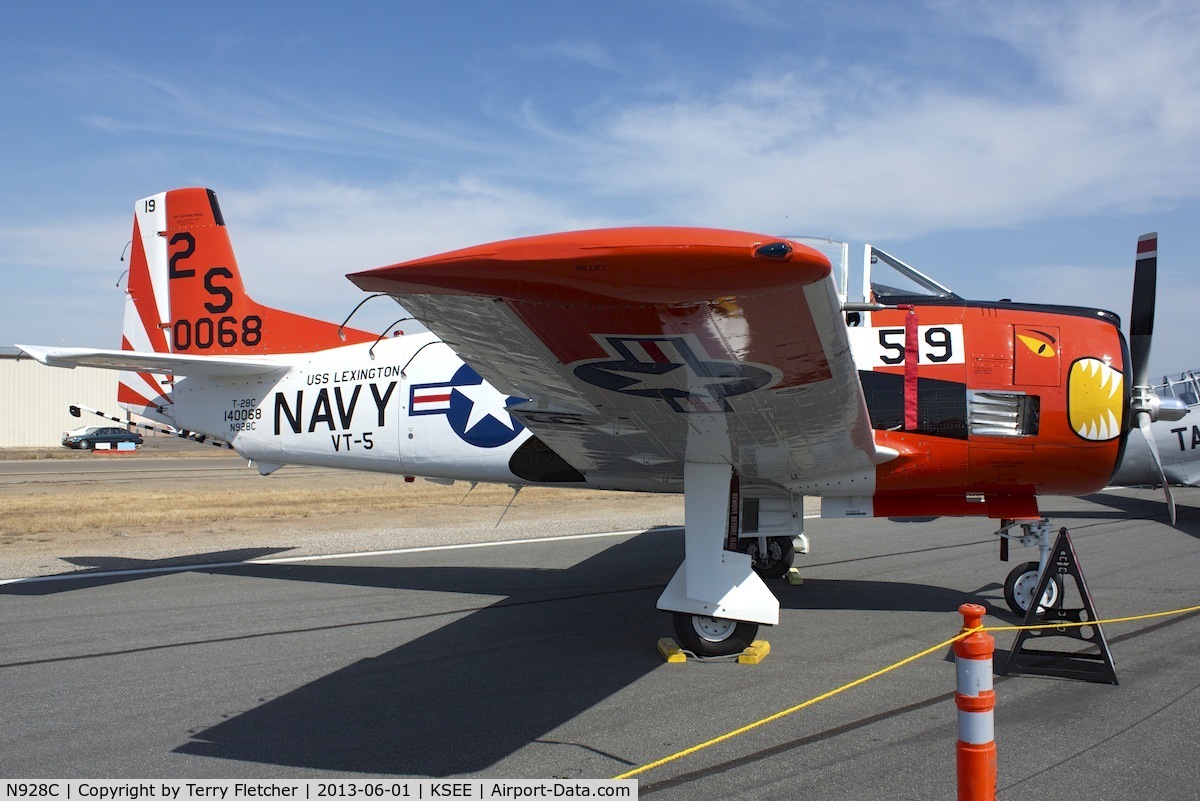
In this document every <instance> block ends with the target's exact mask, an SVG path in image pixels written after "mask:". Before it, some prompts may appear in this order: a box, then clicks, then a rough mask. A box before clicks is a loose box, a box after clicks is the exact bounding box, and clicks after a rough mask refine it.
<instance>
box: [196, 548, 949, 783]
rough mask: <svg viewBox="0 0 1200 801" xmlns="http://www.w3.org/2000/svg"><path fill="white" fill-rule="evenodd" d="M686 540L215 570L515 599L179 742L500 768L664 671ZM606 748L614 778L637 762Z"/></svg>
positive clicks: (936, 603) (324, 757) (297, 760)
mask: <svg viewBox="0 0 1200 801" xmlns="http://www.w3.org/2000/svg"><path fill="white" fill-rule="evenodd" d="M682 546H683V543H682V533H681V532H679V531H664V532H651V533H647V534H643V535H639V536H637V537H632V538H630V539H628V540H625V541H622V542H620V543H619V544H617V545H613V546H611V547H609V548H606V549H605V550H603V551H601V552H600V553H598V554H596V555H595V556H592V557H591V558H589V559H586V560H584V561H583V562H580V563H579V564H577V565H575V566H573V567H570V568H567V569H565V570H561V569H537V568H483V567H400V568H397V567H355V566H344V567H342V566H332V565H326V564H312V563H310V564H294V565H247V566H239V567H235V568H222V569H220V570H218V571H214V572H223V573H231V574H237V575H249V576H255V577H259V578H276V579H280V580H285V581H311V582H318V583H336V584H346V585H353V586H371V587H392V588H396V589H406V590H423V591H435V592H450V593H468V594H471V595H481V594H482V595H500V596H504V597H503V599H502V600H499V601H497V602H496V603H494V604H492V605H490V606H487V607H484V608H481V609H478V610H477V611H473V612H469V613H465V614H464V615H463V616H461V617H458V618H457V619H455V620H453V622H450V623H447V624H446V625H443V626H440V627H439V628H437V629H436V630H435V631H432V632H430V633H428V634H426V635H424V636H421V637H419V638H417V639H415V640H413V641H411V642H408V643H406V644H404V645H401V646H399V647H397V648H394V649H392V650H391V651H388V652H387V653H384V654H382V655H380V656H378V657H374V658H370V659H363V660H359V661H357V662H355V663H354V664H351V665H348V666H346V667H345V668H343V669H341V670H338V671H335V672H334V673H331V674H329V675H327V676H324V677H322V678H321V679H318V680H317V681H314V682H311V683H309V684H307V685H305V686H302V687H299V688H297V689H295V690H292V691H290V692H287V693H285V694H284V695H282V696H280V697H277V698H273V699H270V700H267V701H265V702H264V703H262V704H261V705H260V706H258V707H256V708H254V709H251V710H249V711H246V712H243V713H241V714H239V715H237V716H235V717H232V718H230V719H229V720H226V721H223V722H221V723H219V724H217V725H215V726H212V727H210V728H207V729H204V730H203V731H199V732H196V733H195V734H193V739H192V740H191V741H190V742H187V743H185V744H183V745H182V746H180V747H179V748H177V749H176V751H177V752H179V753H185V754H192V755H202V756H207V757H215V758H220V759H234V760H240V761H250V762H260V763H267V764H279V765H290V766H298V767H308V768H315V769H320V770H338V771H354V772H363V773H370V774H402V775H418V776H449V775H454V774H471V773H480V772H486V771H487V770H488V769H490V768H491V767H492V766H493V765H495V764H496V763H497V762H499V761H500V760H502V759H504V758H505V757H507V756H509V755H510V754H512V753H514V752H516V751H518V750H519V749H521V748H523V747H525V746H527V745H529V744H530V743H533V742H536V741H538V740H539V738H541V737H543V736H544V735H545V734H546V733H547V732H550V731H552V730H553V729H555V728H556V727H558V726H560V725H562V724H563V723H565V722H567V721H569V720H571V719H572V718H574V717H576V716H577V715H579V714H581V713H582V712H584V711H586V710H587V709H589V708H591V707H593V706H594V705H596V704H598V703H600V702H602V701H603V700H604V699H606V698H608V697H609V696H611V695H613V694H614V693H616V692H618V691H620V690H621V689H623V688H625V687H626V686H628V685H630V684H632V683H633V682H635V681H637V680H638V679H640V678H642V677H643V676H645V675H647V674H649V673H650V672H652V671H654V670H655V669H657V668H659V667H660V666H661V665H662V664H663V662H662V659H661V657H660V656H659V655H658V654H657V653H656V652H655V650H654V648H653V647H652V645H653V643H654V642H656V641H657V640H658V638H660V637H664V636H672V631H671V623H670V618H669V616H668V615H666V614H665V613H662V612H658V611H656V610H655V609H654V604H655V601H656V600H657V597H658V595H659V593H660V592H661V590H662V587H663V586H664V585H665V584H666V582H667V581H668V580H669V579H670V577H671V575H672V573H673V572H674V570H675V568H676V567H677V565H678V561H679V559H680V557H681V555H682V550H683V547H682ZM771 586H772V588H773V589H774V590H775V591H776V593H777V594H778V595H779V596H780V600H781V604H782V606H783V607H784V608H791V609H806V608H807V609H817V608H820V609H876V610H878V609H885V610H891V609H897V610H918V611H919V610H939V611H940V610H944V609H946V608H955V606H956V605H957V604H958V603H961V602H962V600H963V597H964V593H963V592H962V591H961V590H952V589H948V588H942V587H930V586H924V585H916V584H904V583H902V582H867V581H844V580H839V581H823V580H813V581H811V582H807V583H806V584H805V586H804V587H796V588H792V587H790V586H789V585H787V584H784V583H782V582H780V583H778V584H777V583H776V582H771ZM796 590H803V592H796ZM418 617H419V616H418ZM785 625H786V622H785ZM579 747H580V748H587V749H588V750H591V748H590V747H589V746H583V745H580V746H579ZM604 756H606V757H608V758H610V759H612V768H613V769H614V771H616V770H618V769H620V768H621V767H622V766H623V765H624V766H630V765H632V764H633V763H632V762H631V761H630V760H629V759H628V756H629V755H617V754H607V755H604Z"/></svg>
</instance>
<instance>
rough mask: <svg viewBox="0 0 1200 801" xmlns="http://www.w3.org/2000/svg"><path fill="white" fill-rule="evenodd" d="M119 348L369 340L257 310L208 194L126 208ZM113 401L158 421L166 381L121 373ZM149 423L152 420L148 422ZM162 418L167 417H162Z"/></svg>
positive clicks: (272, 350)
mask: <svg viewBox="0 0 1200 801" xmlns="http://www.w3.org/2000/svg"><path fill="white" fill-rule="evenodd" d="M131 250H132V253H131V258H130V265H129V282H128V285H127V291H128V297H127V300H126V306H125V324H124V331H123V341H122V343H121V347H122V348H123V349H125V350H136V351H153V352H157V353H186V354H189V355H206V354H208V355H230V354H243V355H249V354H258V355H261V354H282V353H309V352H312V351H317V350H325V349H328V348H335V347H340V346H342V345H348V344H353V343H356V342H363V341H370V340H371V339H372V338H373V337H372V335H371V334H369V333H367V332H364V331H359V330H356V329H351V328H346V329H343V330H341V331H339V329H338V326H337V325H336V324H334V323H329V322H326V321H324V320H316V319H313V318H311V317H304V316H302V315H299V314H293V313H291V312H286V311H281V310H279V309H272V308H270V307H268V306H263V305H262V304H259V303H256V302H255V301H254V300H253V299H251V298H250V296H249V295H247V294H246V290H245V288H244V286H243V284H242V277H241V273H240V272H239V271H238V265H237V259H235V258H234V255H233V247H232V246H231V245H230V242H229V233H228V231H227V230H226V228H225V219H224V217H223V216H222V215H221V208H220V206H219V205H218V204H217V196H216V195H215V194H214V193H213V192H212V190H210V189H202V188H192V189H173V190H171V191H169V192H162V193H159V194H157V195H153V196H151V197H147V198H143V199H141V200H139V201H138V202H137V204H136V206H135V207H134V219H133V247H132V249H131ZM118 400H120V401H121V404H122V405H123V406H125V407H126V408H128V409H131V410H132V411H136V412H138V413H144V410H151V411H154V410H157V411H158V412H159V413H165V411H166V410H165V406H166V404H169V403H170V379H169V378H167V377H165V376H162V375H160V374H153V373H122V375H121V388H120V395H119V397H118ZM149 416H152V417H159V416H160V415H154V414H151V415H149ZM168 416H169V415H168Z"/></svg>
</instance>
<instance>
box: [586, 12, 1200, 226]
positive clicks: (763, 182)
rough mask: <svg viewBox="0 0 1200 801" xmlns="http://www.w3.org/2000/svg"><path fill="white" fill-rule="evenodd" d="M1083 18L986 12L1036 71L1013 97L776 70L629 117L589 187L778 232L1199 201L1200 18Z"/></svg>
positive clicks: (612, 135)
mask: <svg viewBox="0 0 1200 801" xmlns="http://www.w3.org/2000/svg"><path fill="white" fill-rule="evenodd" d="M1010 8H1011V7H1010V6H1008V5H1006V6H1005V9H1006V10H1007V9H1010ZM1168 11H1169V12H1170V13H1169V14H1168V13H1166V12H1168ZM1069 12H1070V13H1067V12H1066V11H1063V10H1062V9H1061V8H1060V7H1058V6H1054V7H1053V10H1052V11H1045V12H1043V11H1039V10H1035V11H1030V12H1028V13H1026V14H1024V15H1021V14H1012V15H1009V16H1005V15H1003V14H1001V13H999V12H997V13H995V14H992V13H987V15H986V18H979V19H977V20H976V22H977V24H979V25H980V29H981V31H982V30H985V29H986V30H989V31H991V30H993V28H991V27H986V26H984V25H983V24H982V23H984V22H986V23H987V25H988V26H991V25H992V24H993V23H995V22H996V21H997V20H1000V21H1002V22H1003V23H1004V24H997V25H996V27H995V28H994V30H995V33H994V34H993V35H995V36H996V37H998V39H999V40H1000V43H1001V44H1003V45H1006V46H1008V47H1011V48H1012V49H1013V51H1014V52H1015V53H1016V54H1018V55H1020V57H1021V58H1023V59H1025V60H1026V61H1025V64H1024V65H1023V67H1031V68H1032V70H1033V71H1034V72H1035V74H1036V76H1037V79H1036V80H1035V81H1033V82H1031V84H1030V85H1029V86H1028V87H1026V93H1025V94H1023V95H1020V96H1014V94H1013V93H1012V91H1011V87H1010V86H1009V85H1007V84H1006V88H1005V91H1004V92H995V91H993V90H992V88H991V87H989V86H984V85H980V86H974V87H963V86H949V85H945V84H940V83H936V82H935V83H930V82H927V81H926V82H922V83H905V82H904V81H902V80H900V79H897V78H893V77H891V76H887V75H886V74H885V73H876V74H871V73H864V72H862V71H847V72H844V73H838V72H836V71H834V70H832V69H825V68H822V69H817V70H814V71H811V72H808V73H799V72H790V73H786V74H772V73H771V72H769V71H764V72H763V73H761V74H759V75H758V76H756V77H754V78H753V79H750V80H743V81H740V82H738V83H736V84H734V85H731V86H728V87H725V88H723V89H722V90H720V91H718V92H716V93H713V94H712V95H709V96H700V95H697V96H692V97H688V98H685V99H675V100H670V101H666V102H659V103H649V102H647V103H641V104H639V105H636V106H632V107H629V108H626V109H624V110H622V111H618V112H617V113H616V114H615V115H614V116H613V118H612V121H611V122H610V123H609V124H608V125H607V127H605V128H603V129H601V130H600V131H599V132H598V133H594V134H593V135H592V136H590V137H587V138H584V137H581V138H580V139H581V141H579V142H577V146H578V147H579V148H580V149H585V150H586V152H587V153H588V155H589V157H590V160H591V161H590V167H591V169H589V170H588V172H587V175H586V181H587V182H588V183H589V184H591V185H593V186H595V187H598V188H600V189H601V190H603V191H607V192H610V193H613V194H616V195H621V194H635V193H637V192H638V191H639V190H640V191H642V192H647V193H653V194H655V195H656V197H657V200H658V203H657V206H658V208H659V210H660V211H659V213H660V214H662V215H664V216H673V217H678V218H682V219H690V220H703V221H707V222H721V223H722V224H726V225H759V226H761V225H762V222H763V221H768V222H770V221H773V220H777V219H780V218H782V216H783V215H784V214H787V215H790V216H791V218H792V219H796V218H800V219H804V220H808V221H811V222H812V223H813V224H815V225H816V226H817V228H819V229H821V230H837V231H840V232H851V233H855V234H859V235H862V234H864V233H866V232H870V233H871V234H872V235H874V236H913V235H917V234H920V233H924V232H929V231H935V230H951V229H957V228H964V227H988V226H996V225H1001V226H1003V225H1010V224H1015V223H1019V222H1023V221H1027V220H1031V219H1040V218H1046V217H1054V216H1077V215H1083V214H1088V213H1093V212H1097V211H1110V210H1122V211H1127V210H1134V209H1145V208H1146V207H1149V206H1152V205H1153V204H1156V203H1162V202H1169V201H1171V200H1172V199H1175V198H1180V197H1194V196H1195V195H1196V193H1197V187H1198V186H1200V181H1197V179H1198V178H1200V113H1197V112H1200V49H1198V48H1196V47H1194V46H1193V44H1192V43H1191V41H1190V37H1191V36H1192V31H1194V30H1195V28H1196V26H1195V25H1193V24H1190V22H1192V21H1194V19H1193V18H1194V17H1195V16H1196V13H1195V12H1190V11H1188V10H1186V9H1184V10H1180V9H1177V8H1176V7H1174V6H1170V7H1162V8H1160V10H1159V12H1158V13H1147V12H1144V11H1142V10H1141V9H1140V7H1138V6H1117V5H1103V6H1101V5H1100V4H1086V5H1081V4H1075V5H1072V6H1070V7H1069ZM1176 12H1178V13H1176ZM1181 17H1182V18H1181ZM965 57H968V58H969V54H968V55H966V56H965ZM946 68H947V70H953V69H954V65H953V64H947V65H946ZM1016 71H1020V68H1016Z"/></svg>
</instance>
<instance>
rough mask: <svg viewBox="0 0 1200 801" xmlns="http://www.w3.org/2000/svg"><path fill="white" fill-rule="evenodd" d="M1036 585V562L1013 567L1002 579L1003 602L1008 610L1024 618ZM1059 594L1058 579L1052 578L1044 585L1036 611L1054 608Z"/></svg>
mask: <svg viewBox="0 0 1200 801" xmlns="http://www.w3.org/2000/svg"><path fill="white" fill-rule="evenodd" d="M1037 585H1038V563H1037V562H1026V563H1025V564H1023V565H1017V566H1016V567H1014V568H1013V569H1012V572H1010V573H1009V574H1008V578H1006V579H1004V601H1005V603H1007V604H1008V608H1009V609H1011V610H1013V611H1014V612H1016V613H1017V614H1018V615H1020V616H1021V617H1024V616H1025V615H1026V614H1027V613H1028V612H1029V606H1030V604H1032V603H1033V593H1034V591H1035V590H1037ZM1061 593H1062V587H1060V586H1059V584H1058V578H1057V577H1053V576H1052V577H1051V578H1050V583H1049V584H1047V585H1046V591H1045V592H1044V593H1042V598H1041V600H1040V601H1038V611H1039V612H1040V611H1042V610H1043V609H1045V608H1047V607H1051V606H1054V604H1055V603H1057V602H1058V596H1059V595H1060V594H1061Z"/></svg>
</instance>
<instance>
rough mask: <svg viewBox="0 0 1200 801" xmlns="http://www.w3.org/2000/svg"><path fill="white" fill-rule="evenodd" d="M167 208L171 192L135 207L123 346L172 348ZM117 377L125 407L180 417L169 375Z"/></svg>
mask: <svg viewBox="0 0 1200 801" xmlns="http://www.w3.org/2000/svg"><path fill="white" fill-rule="evenodd" d="M166 207H167V193H166V192H160V193H159V194H157V195H152V196H151V197H147V198H143V199H141V200H139V201H138V202H137V205H136V206H135V207H134V218H133V246H132V247H131V248H130V256H129V278H128V280H127V282H126V286H125V291H126V296H125V320H124V324H123V327H122V331H121V349H122V350H128V351H138V352H141V353H147V352H153V353H168V352H170V344H169V340H168V338H167V328H168V325H169V323H170V314H169V297H170V295H169V292H168V283H167V282H168V277H169V276H168V260H167V240H166V238H164V237H163V236H161V235H160V232H162V231H165V229H166ZM118 381H119V385H118V389H117V401H118V403H120V405H121V406H122V408H125V409H128V410H129V411H131V412H134V413H135V414H140V415H143V416H145V417H149V418H151V419H154V420H159V421H162V422H166V423H172V424H173V423H174V422H175V420H174V416H173V415H172V414H171V405H172V401H171V378H170V377H169V376H167V375H164V374H163V373H151V372H130V371H122V372H121V374H120V377H119V379H118Z"/></svg>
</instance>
